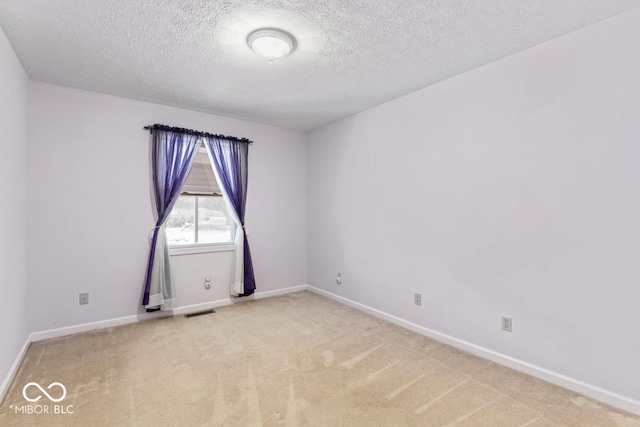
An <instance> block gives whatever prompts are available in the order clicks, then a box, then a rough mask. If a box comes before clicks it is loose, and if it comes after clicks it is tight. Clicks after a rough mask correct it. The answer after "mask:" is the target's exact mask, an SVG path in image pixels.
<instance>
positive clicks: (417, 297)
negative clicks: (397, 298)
mask: <svg viewBox="0 0 640 427" xmlns="http://www.w3.org/2000/svg"><path fill="white" fill-rule="evenodd" d="M413 303H414V304H415V305H422V294H415V295H414V297H413Z"/></svg>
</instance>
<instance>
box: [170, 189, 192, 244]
mask: <svg viewBox="0 0 640 427" xmlns="http://www.w3.org/2000/svg"><path fill="white" fill-rule="evenodd" d="M195 212H196V198H195V197H194V196H180V197H179V198H178V201H177V202H176V205H175V206H174V207H173V210H172V211H171V215H169V218H168V219H167V222H166V223H165V224H166V230H167V241H168V242H169V246H174V245H193V244H194V243H196V240H195V237H196V229H195V227H194V220H195Z"/></svg>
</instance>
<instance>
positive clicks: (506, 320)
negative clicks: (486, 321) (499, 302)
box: [502, 316, 511, 332]
mask: <svg viewBox="0 0 640 427" xmlns="http://www.w3.org/2000/svg"><path fill="white" fill-rule="evenodd" d="M502 330H503V331H507V332H511V317H507V316H502Z"/></svg>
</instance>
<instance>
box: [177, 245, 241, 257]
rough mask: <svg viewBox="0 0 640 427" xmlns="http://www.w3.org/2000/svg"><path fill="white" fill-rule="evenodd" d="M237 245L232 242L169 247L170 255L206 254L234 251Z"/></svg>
mask: <svg viewBox="0 0 640 427" xmlns="http://www.w3.org/2000/svg"><path fill="white" fill-rule="evenodd" d="M235 250H236V247H235V246H234V245H231V244H221V245H201V246H200V245H198V246H174V247H172V248H169V255H170V256H181V255H193V254H206V253H210V252H233V251H235Z"/></svg>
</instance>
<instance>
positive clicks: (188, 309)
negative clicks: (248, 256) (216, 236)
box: [31, 285, 307, 342]
mask: <svg viewBox="0 0 640 427" xmlns="http://www.w3.org/2000/svg"><path fill="white" fill-rule="evenodd" d="M305 289H307V285H299V286H291V287H288V288H282V289H276V290H273V291H265V292H256V293H254V294H253V295H250V296H248V297H242V298H224V299H220V300H215V301H209V302H205V303H201V304H192V305H185V306H182V307H176V308H174V309H173V310H172V311H154V312H151V313H139V314H134V315H131V316H124V317H116V318H113V319H106V320H100V321H97V322H90V323H81V324H79V325H73V326H67V327H64V328H56V329H49V330H46V331H38V332H34V333H32V334H31V342H35V341H42V340H46V339H50V338H58V337H63V336H65V335H72V334H77V333H80V332H87V331H93V330H96V329H105V328H112V327H114V326H121V325H128V324H131V323H137V322H140V321H143V320H151V319H157V318H161V317H171V316H177V315H182V314H189V313H195V312H198V311H204V310H209V309H212V308H217V307H224V306H226V305H231V304H236V303H242V302H245V301H252V300H257V299H262V298H269V297H273V296H277V295H285V294H290V293H293V292H300V291H304V290H305Z"/></svg>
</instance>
